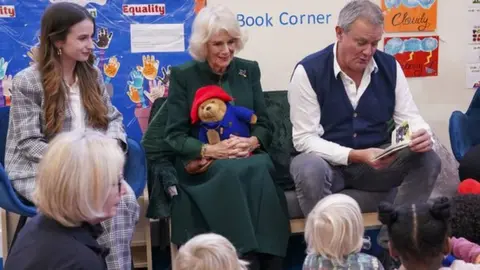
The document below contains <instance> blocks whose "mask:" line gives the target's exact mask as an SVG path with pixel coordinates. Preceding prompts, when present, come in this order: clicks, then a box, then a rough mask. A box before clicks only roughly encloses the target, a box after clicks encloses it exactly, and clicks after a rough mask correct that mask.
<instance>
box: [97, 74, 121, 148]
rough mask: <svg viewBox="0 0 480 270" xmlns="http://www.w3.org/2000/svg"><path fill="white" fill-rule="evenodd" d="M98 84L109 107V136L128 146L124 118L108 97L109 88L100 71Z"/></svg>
mask: <svg viewBox="0 0 480 270" xmlns="http://www.w3.org/2000/svg"><path fill="white" fill-rule="evenodd" d="M97 71H98V83H99V85H100V90H101V91H102V98H103V102H104V103H105V104H106V105H107V107H108V116H107V117H108V120H109V123H108V129H107V135H108V136H110V137H112V138H115V139H118V140H120V141H122V142H123V143H124V144H125V145H127V135H126V133H125V128H124V126H123V116H122V114H121V113H120V112H119V111H118V110H117V108H116V107H115V106H113V104H112V102H111V100H110V96H109V95H108V92H107V88H106V87H105V82H104V81H103V78H102V73H101V72H100V70H98V69H97Z"/></svg>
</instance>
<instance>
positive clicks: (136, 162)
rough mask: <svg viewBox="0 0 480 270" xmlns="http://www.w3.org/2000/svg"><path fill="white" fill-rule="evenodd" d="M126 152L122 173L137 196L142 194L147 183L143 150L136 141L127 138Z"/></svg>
mask: <svg viewBox="0 0 480 270" xmlns="http://www.w3.org/2000/svg"><path fill="white" fill-rule="evenodd" d="M127 143H128V152H127V160H126V162H125V163H126V164H125V167H124V169H123V175H124V177H125V181H127V183H128V184H129V185H130V187H131V188H132V189H133V192H134V193H135V196H136V197H137V198H138V197H140V195H142V193H143V190H144V189H145V184H146V183H147V162H146V157H145V150H144V149H143V147H142V145H140V143H138V142H137V141H135V140H133V139H131V138H128V139H127Z"/></svg>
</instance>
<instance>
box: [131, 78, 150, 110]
mask: <svg viewBox="0 0 480 270" xmlns="http://www.w3.org/2000/svg"><path fill="white" fill-rule="evenodd" d="M130 78H131V79H132V80H131V81H127V85H128V92H127V95H128V97H130V100H131V101H132V102H133V103H135V104H140V106H141V107H142V108H146V107H147V103H146V102H145V97H144V96H143V75H142V73H141V72H140V71H138V70H132V72H130Z"/></svg>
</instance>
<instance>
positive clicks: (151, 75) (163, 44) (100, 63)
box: [0, 0, 206, 141]
mask: <svg viewBox="0 0 480 270" xmlns="http://www.w3.org/2000/svg"><path fill="white" fill-rule="evenodd" d="M55 2H74V3H77V4H80V5H82V6H85V7H86V8H87V9H88V10H89V11H90V13H91V14H92V15H93V17H95V22H96V33H95V34H94V38H93V39H94V45H95V48H94V54H95V56H96V59H97V62H96V63H95V65H96V66H97V67H98V68H99V69H100V70H101V71H102V73H103V77H104V80H105V83H106V87H107V91H108V93H109V94H110V97H111V100H112V103H113V104H114V105H115V106H116V107H117V108H118V110H119V111H120V112H121V113H122V114H123V118H124V124H125V127H126V131H127V135H128V136H129V137H131V138H133V139H135V140H137V141H139V140H140V139H141V138H142V134H143V132H144V131H145V129H146V127H147V125H148V117H149V115H150V108H151V106H152V104H153V101H154V100H155V99H156V98H159V97H165V96H166V95H167V94H168V86H169V74H170V67H171V66H174V65H179V64H182V63H184V62H186V61H188V60H190V59H191V57H190V56H189V54H188V53H187V52H186V48H188V39H189V37H190V32H191V24H192V22H193V19H194V18H195V15H196V13H198V11H199V10H200V9H201V8H202V7H203V6H205V2H206V1H205V0H163V1H157V0H22V1H17V0H2V1H1V5H0V33H1V34H2V40H1V41H0V106H8V105H9V104H10V96H11V94H10V89H11V85H12V78H13V76H15V74H16V73H17V72H19V71H20V70H22V69H24V68H26V67H28V66H29V65H34V64H35V60H34V59H35V54H36V53H37V46H38V36H39V29H40V20H41V16H42V14H43V11H44V10H45V8H46V7H47V6H48V5H49V4H51V3H55Z"/></svg>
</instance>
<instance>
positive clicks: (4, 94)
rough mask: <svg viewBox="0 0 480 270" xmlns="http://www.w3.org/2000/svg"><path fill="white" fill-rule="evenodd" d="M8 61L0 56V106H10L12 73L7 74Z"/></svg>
mask: <svg viewBox="0 0 480 270" xmlns="http://www.w3.org/2000/svg"><path fill="white" fill-rule="evenodd" d="M8 64H9V61H6V60H5V59H4V58H3V57H2V58H0V107H5V106H10V100H11V96H12V94H11V92H10V90H11V89H12V75H7V68H8Z"/></svg>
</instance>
